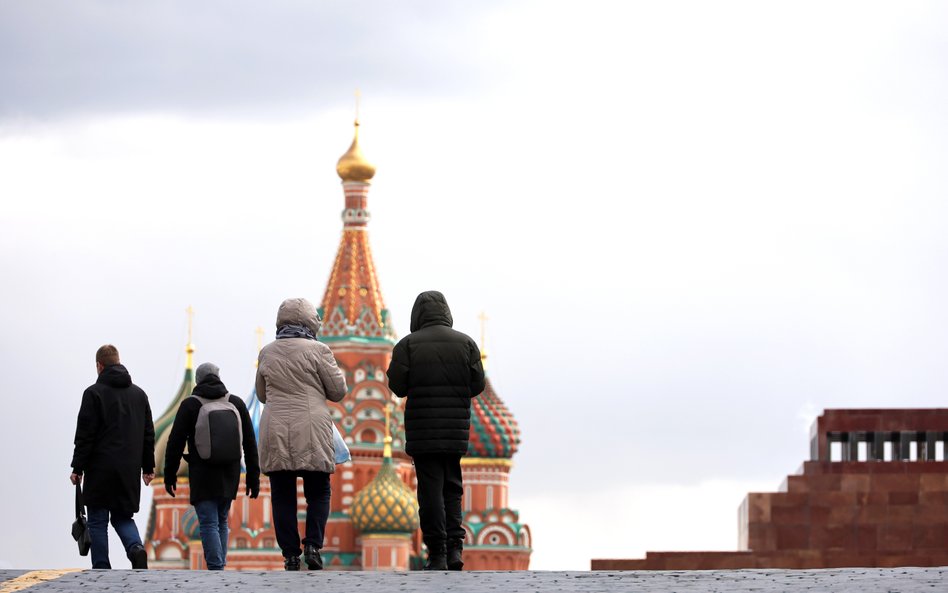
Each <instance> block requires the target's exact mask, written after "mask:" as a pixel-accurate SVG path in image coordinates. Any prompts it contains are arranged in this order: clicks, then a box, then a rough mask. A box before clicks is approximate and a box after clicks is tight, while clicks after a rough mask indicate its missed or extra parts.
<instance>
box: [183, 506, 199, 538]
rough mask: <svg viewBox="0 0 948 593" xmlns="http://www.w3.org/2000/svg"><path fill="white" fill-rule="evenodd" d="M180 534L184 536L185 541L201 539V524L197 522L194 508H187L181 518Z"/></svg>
mask: <svg viewBox="0 0 948 593" xmlns="http://www.w3.org/2000/svg"><path fill="white" fill-rule="evenodd" d="M181 533H182V534H184V538H185V541H187V540H189V539H201V523H200V522H199V521H198V516H197V511H195V510H194V507H188V510H186V511H184V515H182V516H181Z"/></svg>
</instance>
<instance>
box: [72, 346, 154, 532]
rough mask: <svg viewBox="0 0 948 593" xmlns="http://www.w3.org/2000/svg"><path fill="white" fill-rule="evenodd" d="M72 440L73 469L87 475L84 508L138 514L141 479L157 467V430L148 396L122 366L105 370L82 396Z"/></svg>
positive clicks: (118, 365) (109, 367)
mask: <svg viewBox="0 0 948 593" xmlns="http://www.w3.org/2000/svg"><path fill="white" fill-rule="evenodd" d="M74 442H75V449H74V451H73V456H72V468H73V472H75V473H77V474H82V475H83V497H84V499H85V504H86V505H87V506H89V507H94V508H106V509H109V510H110V511H113V512H116V513H122V514H126V515H132V514H133V513H137V512H138V508H139V500H140V499H141V488H142V482H141V475H142V473H146V474H149V473H152V472H153V471H154V469H155V426H154V424H152V420H151V406H150V405H149V404H148V396H147V395H145V392H144V391H142V390H141V389H139V388H138V386H136V385H134V384H133V383H132V378H131V376H129V374H128V370H126V368H125V367H124V366H122V365H120V364H115V365H110V366H107V367H105V369H104V370H103V371H102V372H101V373H100V374H99V377H98V379H96V382H95V384H94V385H92V386H90V387H89V388H88V389H86V390H85V392H84V393H83V394H82V404H81V405H80V407H79V417H78V420H77V422H76V438H75V441H74Z"/></svg>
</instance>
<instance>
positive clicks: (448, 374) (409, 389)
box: [388, 290, 484, 457]
mask: <svg viewBox="0 0 948 593" xmlns="http://www.w3.org/2000/svg"><path fill="white" fill-rule="evenodd" d="M452 325H454V319H453V318H452V317H451V310H450V309H449V308H448V303H447V301H446V300H445V298H444V295H442V294H441V293H440V292H437V291H434V290H432V291H428V292H423V293H421V294H420V295H418V298H417V299H415V305H414V307H412V310H411V333H410V334H408V335H407V336H405V337H404V338H402V339H401V340H400V341H399V342H398V344H396V345H395V349H394V350H393V351H392V362H391V364H389V367H388V386H389V388H390V389H391V390H392V391H393V392H394V393H395V395H397V396H399V397H407V398H408V401H407V403H406V404H405V452H406V453H408V454H409V455H411V456H413V457H414V456H416V455H426V454H450V455H464V454H465V453H466V452H467V445H468V439H469V438H470V434H469V433H470V430H471V398H472V397H477V396H478V395H480V393H481V392H482V391H484V366H483V364H482V363H481V353H480V349H479V348H478V347H477V344H475V343H474V340H472V339H471V338H469V337H468V336H467V335H465V334H463V333H461V332H459V331H456V330H454V329H451V326H452Z"/></svg>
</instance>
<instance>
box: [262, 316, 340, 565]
mask: <svg viewBox="0 0 948 593" xmlns="http://www.w3.org/2000/svg"><path fill="white" fill-rule="evenodd" d="M321 325H322V321H321V320H320V319H319V315H318V314H317V313H316V308H315V307H313V304H312V303H310V302H309V301H307V300H306V299H287V300H285V301H283V303H282V304H281V305H280V309H279V311H278V312H277V322H276V327H277V333H276V340H275V341H273V342H271V343H270V344H267V345H266V346H265V347H264V348H263V349H262V350H261V351H260V356H259V358H258V365H257V379H256V387H257V398H259V399H260V401H261V403H264V404H266V406H265V407H264V409H263V416H262V417H261V419H260V465H261V468H262V469H263V473H265V474H266V475H267V476H269V478H270V501H271V504H272V505H273V527H274V530H275V531H276V537H277V544H278V545H279V546H280V549H281V550H282V551H283V558H284V566H285V568H286V570H299V569H300V553H302V554H303V559H304V561H305V562H306V565H307V567H308V568H309V569H310V570H322V568H323V561H322V557H321V556H320V554H319V550H320V549H321V548H322V547H323V535H324V534H325V530H326V521H327V520H328V519H329V499H330V495H331V490H330V484H329V477H330V475H331V474H332V473H333V472H334V471H335V470H336V464H335V454H334V451H335V448H334V444H333V430H332V417H331V416H330V412H329V406H328V405H327V403H326V400H329V401H334V402H338V401H340V400H342V398H343V397H344V396H345V395H346V391H347V388H346V379H345V376H344V375H343V374H342V370H340V369H339V367H338V365H337V364H336V359H335V357H334V356H333V354H332V351H331V350H330V349H329V346H327V345H326V344H323V343H322V342H318V341H317V340H316V335H317V334H318V333H319V328H320V326H321ZM297 478H302V479H303V494H304V496H305V498H306V534H305V537H304V538H303V541H302V543H303V546H304V549H303V550H301V549H300V534H299V527H298V524H297V516H296V483H297V482H296V481H297Z"/></svg>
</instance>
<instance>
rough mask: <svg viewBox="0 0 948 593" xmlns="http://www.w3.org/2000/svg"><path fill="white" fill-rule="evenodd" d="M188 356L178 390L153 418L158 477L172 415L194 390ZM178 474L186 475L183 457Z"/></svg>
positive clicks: (161, 472) (163, 458)
mask: <svg viewBox="0 0 948 593" xmlns="http://www.w3.org/2000/svg"><path fill="white" fill-rule="evenodd" d="M188 358H189V362H188V364H187V366H186V367H185V369H184V380H183V381H182V382H181V387H179V388H178V392H177V393H176V394H175V396H174V399H172V400H171V404H170V405H168V409H166V410H165V413H164V414H162V415H161V416H160V417H159V418H158V419H157V420H155V475H156V476H158V477H164V475H165V454H166V452H167V450H168V437H169V436H171V425H172V424H174V417H175V416H176V415H177V414H178V407H179V406H180V405H181V402H183V401H184V399H185V398H186V397H188V396H190V395H191V392H192V391H194V368H192V367H193V366H194V365H193V364H191V363H190V353H189V355H188ZM178 475H179V476H182V477H184V476H187V475H188V462H187V461H185V460H184V459H182V460H181V463H180V464H179V465H178Z"/></svg>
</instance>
